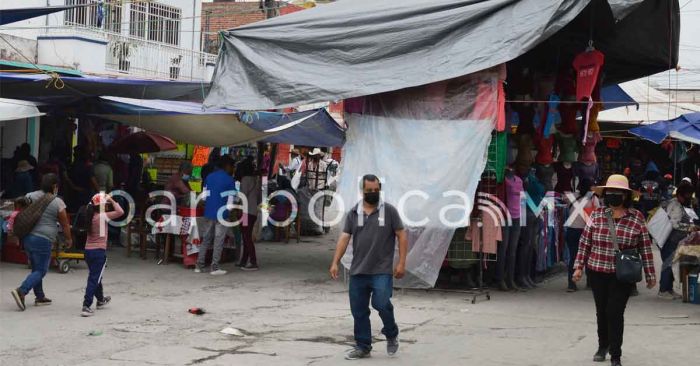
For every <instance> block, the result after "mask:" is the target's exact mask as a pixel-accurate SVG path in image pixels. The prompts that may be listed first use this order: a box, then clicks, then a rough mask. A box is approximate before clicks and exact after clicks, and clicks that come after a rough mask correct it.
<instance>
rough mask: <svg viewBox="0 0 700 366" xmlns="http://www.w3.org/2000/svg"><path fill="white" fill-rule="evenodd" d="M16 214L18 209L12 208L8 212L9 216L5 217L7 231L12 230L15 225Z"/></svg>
mask: <svg viewBox="0 0 700 366" xmlns="http://www.w3.org/2000/svg"><path fill="white" fill-rule="evenodd" d="M17 215H19V210H14V211H12V213H11V214H10V217H8V218H7V231H10V232H12V227H13V226H15V219H16V218H17Z"/></svg>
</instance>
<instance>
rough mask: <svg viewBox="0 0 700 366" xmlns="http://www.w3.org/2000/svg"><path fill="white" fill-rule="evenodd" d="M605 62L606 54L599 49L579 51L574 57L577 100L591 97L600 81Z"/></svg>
mask: <svg viewBox="0 0 700 366" xmlns="http://www.w3.org/2000/svg"><path fill="white" fill-rule="evenodd" d="M604 63H605V55H603V53H602V52H600V51H598V50H593V51H590V52H584V53H579V54H578V55H577V56H576V57H575V58H574V63H573V66H574V69H575V70H576V100H581V99H584V98H591V97H592V95H593V89H594V88H595V86H596V83H597V82H598V76H599V75H600V69H601V68H602V67H603V64H604Z"/></svg>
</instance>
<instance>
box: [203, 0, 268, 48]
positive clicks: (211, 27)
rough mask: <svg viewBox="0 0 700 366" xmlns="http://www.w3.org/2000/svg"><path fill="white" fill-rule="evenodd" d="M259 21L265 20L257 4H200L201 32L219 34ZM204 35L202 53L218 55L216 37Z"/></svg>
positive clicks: (214, 35) (215, 35)
mask: <svg viewBox="0 0 700 366" xmlns="http://www.w3.org/2000/svg"><path fill="white" fill-rule="evenodd" d="M261 20H265V13H263V11H262V9H260V4H259V3H257V2H233V1H217V2H213V3H202V32H219V31H222V30H227V29H231V28H236V27H240V26H242V25H246V24H250V23H255V22H259V21H261ZM204 34H205V41H204V45H205V46H204V47H205V48H204V51H205V52H210V53H218V52H219V42H218V35H217V34H207V33H204Z"/></svg>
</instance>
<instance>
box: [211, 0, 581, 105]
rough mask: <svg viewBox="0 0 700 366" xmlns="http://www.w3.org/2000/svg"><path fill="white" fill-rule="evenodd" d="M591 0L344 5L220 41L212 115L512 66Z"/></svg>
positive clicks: (367, 0) (405, 0)
mask: <svg viewBox="0 0 700 366" xmlns="http://www.w3.org/2000/svg"><path fill="white" fill-rule="evenodd" d="M587 4H588V0H556V1H551V0H547V1H544V0H489V1H484V0H458V1H455V0H401V1H377V0H341V1H337V2H335V3H333V4H328V5H324V6H319V7H316V8H313V9H309V10H305V11H302V12H297V13H294V14H289V15H285V16H282V17H278V18H273V19H270V20H267V21H264V22H259V23H253V24H250V25H247V26H243V27H240V28H236V29H233V30H230V31H227V32H224V34H223V44H222V46H221V50H220V52H219V59H218V60H217V63H216V70H215V71H214V77H213V79H212V80H213V81H214V83H213V86H212V88H211V90H210V92H209V95H208V96H207V98H206V100H205V103H204V104H205V106H207V107H224V106H225V107H229V108H238V109H248V110H250V109H268V108H282V107H288V106H293V105H299V104H306V103H312V102H318V101H328V100H338V99H345V98H350V97H356V96H361V95H370V94H377V93H381V92H385V91H390V90H398V89H402V88H406V87H410V86H417V85H423V84H429V83H433V82H436V81H441V80H446V79H451V78H455V77H458V76H461V75H466V74H470V73H473V72H476V71H479V70H484V69H487V68H489V67H492V66H494V65H498V64H501V63H504V62H506V61H509V60H512V59H514V58H515V57H517V56H519V55H521V54H523V53H525V52H526V51H528V50H530V49H531V48H533V47H534V46H536V45H537V44H539V43H540V42H542V41H543V40H545V39H547V38H548V37H550V36H551V35H553V34H554V33H556V32H557V31H558V30H559V29H561V28H562V27H564V26H565V25H566V24H568V23H569V22H570V21H571V20H572V19H574V18H575V17H576V16H577V15H578V14H579V13H580V12H581V11H582V10H583V9H584V8H585V7H586V5H587Z"/></svg>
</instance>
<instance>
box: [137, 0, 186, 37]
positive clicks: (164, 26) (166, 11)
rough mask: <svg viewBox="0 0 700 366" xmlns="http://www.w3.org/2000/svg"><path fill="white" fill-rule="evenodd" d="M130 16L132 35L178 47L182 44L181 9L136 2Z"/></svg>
mask: <svg viewBox="0 0 700 366" xmlns="http://www.w3.org/2000/svg"><path fill="white" fill-rule="evenodd" d="M130 16H131V24H130V27H129V34H130V35H132V36H134V37H138V38H142V39H147V40H149V41H155V42H161V43H167V44H171V45H176V46H177V45H179V44H180V18H181V17H182V11H181V10H180V9H178V8H176V7H173V6H168V5H164V4H160V3H152V2H134V3H132V4H131V11H130Z"/></svg>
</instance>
